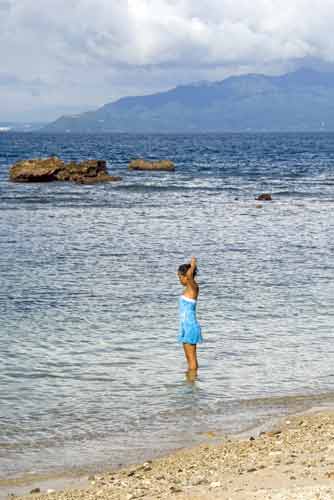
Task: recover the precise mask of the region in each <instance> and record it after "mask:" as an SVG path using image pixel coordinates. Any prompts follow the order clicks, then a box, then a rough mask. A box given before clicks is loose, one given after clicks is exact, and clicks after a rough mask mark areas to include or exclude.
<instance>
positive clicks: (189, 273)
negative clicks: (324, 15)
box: [187, 257, 197, 280]
mask: <svg viewBox="0 0 334 500" xmlns="http://www.w3.org/2000/svg"><path fill="white" fill-rule="evenodd" d="M196 265H197V261H196V257H191V260H190V267H189V269H188V271H187V278H188V279H190V280H193V279H194V272H195V270H196Z"/></svg>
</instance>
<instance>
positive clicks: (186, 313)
mask: <svg viewBox="0 0 334 500" xmlns="http://www.w3.org/2000/svg"><path fill="white" fill-rule="evenodd" d="M196 304H197V301H196V300H195V299H189V298H188V297H185V296H184V295H181V297H180V328H179V338H178V340H179V342H182V343H183V344H200V343H201V342H203V338H202V333H201V327H200V324H199V323H198V321H197V319H196Z"/></svg>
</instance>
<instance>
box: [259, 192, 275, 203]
mask: <svg viewBox="0 0 334 500" xmlns="http://www.w3.org/2000/svg"><path fill="white" fill-rule="evenodd" d="M256 199H257V200H258V201H272V199H273V198H272V196H271V194H269V193H262V194H260V195H259V196H258V197H257V198H256Z"/></svg>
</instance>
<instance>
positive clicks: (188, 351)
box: [177, 257, 203, 373]
mask: <svg viewBox="0 0 334 500" xmlns="http://www.w3.org/2000/svg"><path fill="white" fill-rule="evenodd" d="M196 273H197V267H196V259H195V257H192V258H191V261H190V264H183V265H182V266H180V267H179V269H178V272H177V276H178V278H179V280H180V283H181V285H183V286H184V287H185V288H184V290H183V294H182V295H181V297H180V330H179V341H180V342H182V343H183V349H184V353H185V356H186V359H187V362H188V369H189V372H193V373H194V372H196V371H197V369H198V362H197V354H196V349H197V344H199V343H201V342H203V338H202V334H201V327H200V325H199V323H198V321H197V319H196V305H197V297H198V294H199V287H198V284H197V282H196V279H195V278H196Z"/></svg>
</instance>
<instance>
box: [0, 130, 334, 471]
mask: <svg viewBox="0 0 334 500" xmlns="http://www.w3.org/2000/svg"><path fill="white" fill-rule="evenodd" d="M50 154H57V155H59V156H61V157H62V158H64V159H67V160H69V159H75V160H80V159H85V158H101V159H106V160H107V161H108V165H109V168H110V172H112V173H117V174H120V175H122V176H123V181H122V182H121V183H119V184H105V185H95V186H77V185H73V184H65V183H52V184H35V185H27V184H24V185H23V184H11V183H9V182H8V180H7V176H8V168H9V166H10V165H11V164H12V163H13V162H14V161H16V160H18V159H21V158H31V157H36V156H47V155H50ZM140 156H144V157H147V158H150V157H151V158H161V157H163V158H169V159H171V160H173V161H175V163H176V165H177V171H176V172H175V173H154V172H153V173H152V172H138V173H135V172H128V171H127V164H128V161H129V160H130V159H133V158H136V157H140ZM333 164H334V134H328V135H327V134H314V135H312V134H287V135H285V134H277V135H275V134H254V135H246V134H245V135H238V134H231V135H229V134H225V135H217V136H216V135H202V136H201V135H198V136H190V135H187V136H180V135H177V136H158V135H156V136H127V135H112V136H109V135H99V136H82V135H74V136H69V135H56V136H51V135H41V134H3V135H1V136H0V208H1V215H0V217H1V219H0V275H1V288H0V312H1V315H0V340H1V349H0V401H1V405H0V478H3V479H7V478H11V477H18V476H21V475H26V474H29V473H32V472H34V473H50V472H51V471H56V472H57V471H62V470H70V469H71V470H75V469H85V468H86V469H87V470H89V469H94V468H99V467H103V466H118V465H119V464H124V463H131V462H136V461H140V460H141V459H142V458H148V457H149V456H154V455H157V454H161V453H164V452H166V451H168V450H172V449H175V448H177V447H180V446H187V445H191V444H194V443H196V442H199V441H201V440H203V439H205V436H203V433H205V432H206V431H207V430H208V429H209V430H217V431H219V432H222V433H226V434H228V433H238V432H242V431H244V430H245V429H249V428H252V426H256V425H261V423H263V422H266V421H268V420H269V419H270V418H275V417H276V416H277V415H279V414H282V415H283V414H286V413H288V412H293V413H295V412H296V411H299V410H300V411H303V410H305V409H307V408H310V407H312V406H315V405H320V406H321V405H331V404H332V402H333V401H334V395H333V382H334V370H333V351H334V348H333V341H332V339H333V333H332V332H333V326H334V312H333V311H334V308H333V306H334V293H333V292H334V279H333V277H334V273H333V270H334V262H333V250H334V243H333V242H334V228H333V222H332V213H333V204H334V171H333ZM265 191H269V192H272V194H273V198H274V201H273V202H272V203H261V205H262V208H256V205H257V204H258V202H256V201H255V200H254V198H255V196H256V195H257V194H258V193H260V192H265ZM192 254H195V255H196V256H197V258H198V261H199V270H200V272H199V283H200V287H201V294H200V299H199V304H198V317H199V320H200V322H201V324H202V327H203V334H204V337H205V343H204V344H203V345H202V346H201V347H200V349H199V361H200V372H199V377H198V380H197V381H196V382H195V383H194V384H189V383H187V381H186V379H185V374H184V371H185V362H184V359H183V353H182V349H181V347H180V346H179V345H178V344H177V343H176V337H177V328H178V323H177V321H178V317H177V315H178V310H177V299H178V295H179V294H180V293H181V290H180V287H179V285H178V283H177V280H176V276H175V271H176V268H177V266H178V265H179V264H181V263H183V262H184V261H185V259H187V258H189V257H190V255H192Z"/></svg>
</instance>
